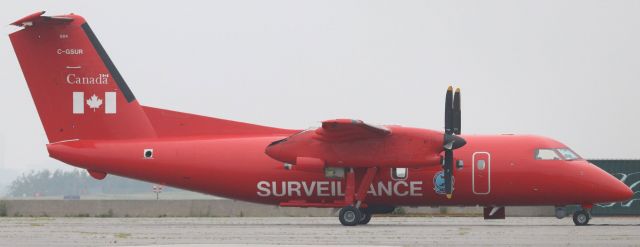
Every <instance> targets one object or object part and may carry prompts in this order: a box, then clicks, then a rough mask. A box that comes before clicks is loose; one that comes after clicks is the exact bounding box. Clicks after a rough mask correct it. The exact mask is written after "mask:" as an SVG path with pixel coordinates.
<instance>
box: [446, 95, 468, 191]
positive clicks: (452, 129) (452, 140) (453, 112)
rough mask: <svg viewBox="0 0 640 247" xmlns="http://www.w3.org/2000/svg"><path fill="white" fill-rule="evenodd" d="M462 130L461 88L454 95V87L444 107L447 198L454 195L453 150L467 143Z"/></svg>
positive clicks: (447, 96)
mask: <svg viewBox="0 0 640 247" xmlns="http://www.w3.org/2000/svg"><path fill="white" fill-rule="evenodd" d="M460 130H461V111H460V88H457V89H456V92H455V94H454V93H453V87H451V86H449V88H448V89H447V95H446V97H445V105H444V139H443V145H442V147H443V149H444V164H442V168H443V170H444V189H445V193H446V194H447V198H451V195H452V193H453V186H452V184H451V183H452V177H453V150H455V149H458V148H460V147H462V146H464V145H465V144H467V142H466V141H465V140H464V139H463V138H462V137H460V136H458V135H460Z"/></svg>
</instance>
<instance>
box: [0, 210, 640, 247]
mask: <svg viewBox="0 0 640 247" xmlns="http://www.w3.org/2000/svg"><path fill="white" fill-rule="evenodd" d="M590 223H591V225H589V226H574V225H573V222H572V220H571V219H570V217H568V218H564V219H556V218H551V217H510V218H507V219H506V220H486V221H485V220H483V219H482V217H386V216H374V218H373V219H372V220H371V222H370V223H369V224H368V225H360V226H355V227H344V226H342V225H340V223H339V222H338V219H337V218H336V217H264V218H252V217H197V218H186V217H185V218H97V217H61V218H52V217H0V246H116V245H117V246H227V245H234V246H274V245H292V246H307V245H325V246H326V245H359V246H372V245H384V246H469V245H473V246H478V245H479V246H608V247H609V246H640V217H594V218H593V219H592V220H591V222H590Z"/></svg>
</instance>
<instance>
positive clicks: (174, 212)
mask: <svg viewBox="0 0 640 247" xmlns="http://www.w3.org/2000/svg"><path fill="white" fill-rule="evenodd" d="M0 209H2V210H0V211H3V212H0V216H3V215H6V216H9V217H13V216H49V217H274V216H278V217H287V216H288V217H298V216H299V217H307V216H309V217H319V216H333V215H335V214H336V211H337V210H334V209H326V208H289V207H278V206H270V205H262V204H255V203H249V202H241V201H233V200H66V201H65V200H5V201H0ZM396 212H397V213H398V214H403V215H451V216H469V215H478V216H480V215H482V208H481V207H441V208H430V207H419V208H412V207H403V208H401V209H398V210H397V211H396ZM506 213H507V216H553V215H554V214H553V207H507V211H506Z"/></svg>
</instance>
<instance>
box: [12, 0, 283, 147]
mask: <svg viewBox="0 0 640 247" xmlns="http://www.w3.org/2000/svg"><path fill="white" fill-rule="evenodd" d="M43 14H44V11H41V12H37V13H34V14H31V15H29V16H26V17H24V18H22V19H20V20H18V21H15V22H13V23H11V24H12V25H15V26H20V27H23V29H21V30H19V31H16V32H14V33H12V34H10V35H9V37H10V39H11V43H12V45H13V49H14V50H15V53H16V56H17V57H18V61H19V63H20V67H21V68H22V72H23V74H24V77H25V80H26V81H27V84H28V86H29V91H30V92H31V96H32V98H33V101H34V103H35V105H36V108H37V110H38V115H39V116H40V120H41V122H42V125H43V126H44V129H45V132H46V133H47V137H48V139H49V142H50V143H54V142H60V141H67V140H75V139H93V140H109V139H136V138H156V137H178V136H202V135H207V136H212V135H215V136H220V137H224V136H251V135H289V134H292V133H293V132H295V131H292V130H286V129H278V128H271V127H265V126H259V125H253V124H248V123H241V122H236V121H230V120H224V119H218V118H209V117H203V116H198V115H193V114H187V113H180V112H175V111H169V110H163V109H158V108H152V107H145V106H141V105H140V104H139V103H138V101H137V100H136V98H135V96H134V95H133V93H132V92H131V89H130V88H129V86H127V83H126V82H125V80H124V78H123V77H122V75H120V72H118V69H116V66H115V65H114V64H113V62H112V61H111V59H110V58H109V56H108V55H107V53H106V51H105V49H104V48H103V47H102V45H101V44H100V41H98V38H97V37H96V35H95V34H94V33H93V31H92V30H91V28H90V27H89V24H87V22H86V21H85V20H84V18H82V17H81V16H78V15H74V14H69V15H62V16H43Z"/></svg>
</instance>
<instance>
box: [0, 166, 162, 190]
mask: <svg viewBox="0 0 640 247" xmlns="http://www.w3.org/2000/svg"><path fill="white" fill-rule="evenodd" d="M152 187H153V184H151V183H146V182H141V181H137V180H133V179H128V178H123V177H118V176H114V175H108V176H107V177H106V178H105V179H103V180H97V179H94V178H92V177H91V176H89V175H88V174H87V172H86V171H84V170H78V169H76V170H71V171H63V170H56V171H54V172H51V171H49V170H41V171H31V172H28V173H24V174H22V175H21V176H19V177H18V178H16V179H15V180H14V181H13V182H12V183H11V184H10V185H9V188H8V192H7V194H8V195H10V196H14V197H22V196H28V197H32V196H66V195H94V194H136V193H149V192H151V191H152ZM166 189H168V188H166ZM165 191H166V190H165Z"/></svg>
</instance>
